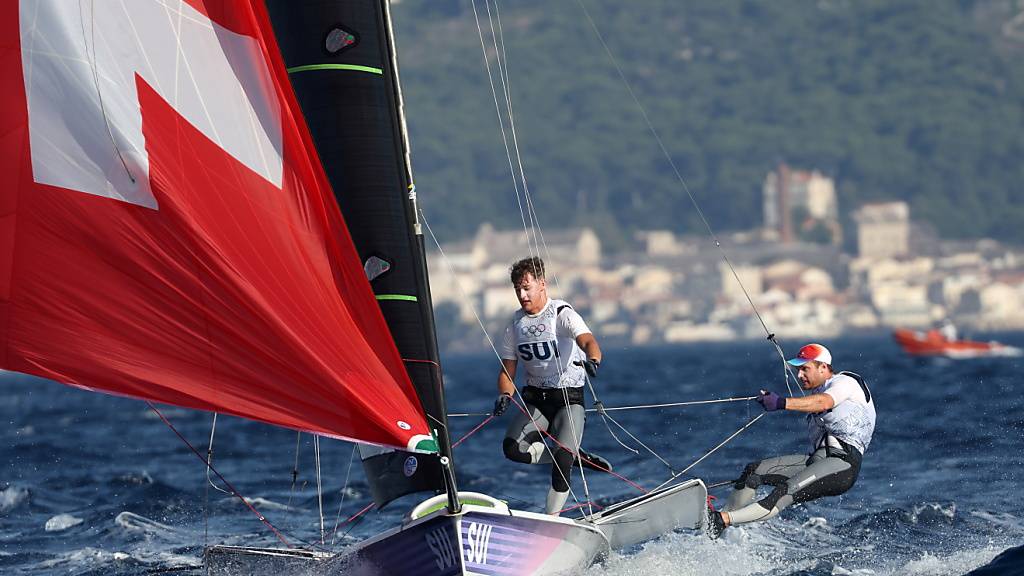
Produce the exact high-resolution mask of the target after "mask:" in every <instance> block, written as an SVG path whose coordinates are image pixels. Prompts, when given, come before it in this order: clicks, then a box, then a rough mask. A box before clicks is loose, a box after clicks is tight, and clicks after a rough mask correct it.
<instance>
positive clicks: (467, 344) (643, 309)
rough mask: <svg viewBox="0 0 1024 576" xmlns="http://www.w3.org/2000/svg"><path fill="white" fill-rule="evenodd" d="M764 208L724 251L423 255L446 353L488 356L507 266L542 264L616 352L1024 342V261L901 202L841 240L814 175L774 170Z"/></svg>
mask: <svg viewBox="0 0 1024 576" xmlns="http://www.w3.org/2000/svg"><path fill="white" fill-rule="evenodd" d="M762 198H763V214H762V218H761V221H762V222H763V226H762V227H760V228H757V229H751V230H748V231H742V232H733V233H729V234H722V235H721V236H719V237H718V238H717V240H718V244H717V245H716V242H715V239H712V238H711V237H710V236H709V235H707V234H705V235H704V236H684V235H679V234H677V233H676V232H674V231H671V230H649V231H644V232H641V233H638V234H637V235H636V237H635V239H634V241H635V246H634V247H633V249H630V250H621V251H618V252H617V253H614V254H606V253H605V252H603V251H602V245H601V237H600V231H598V230H593V229H590V228H580V229H574V230H561V231H543V232H542V233H541V232H534V231H532V230H531V231H530V234H529V237H528V235H527V231H525V230H523V229H519V230H518V231H498V230H496V229H495V228H494V227H493V226H491V225H490V224H486V223H485V224H483V225H482V226H481V227H480V228H479V230H478V231H477V233H476V235H475V236H474V237H473V238H471V239H469V240H466V241H463V242H459V243H455V244H451V245H445V246H442V250H436V249H435V250H433V251H430V252H429V253H428V267H429V270H430V282H431V291H432V296H433V303H434V309H435V313H436V315H437V317H438V322H437V323H438V329H439V332H440V338H441V340H442V345H443V346H445V347H447V348H448V349H450V350H456V351H473V350H482V349H487V348H489V347H490V344H489V343H488V338H487V336H486V335H485V334H484V332H483V330H481V326H482V327H484V328H485V329H486V331H487V334H488V335H490V338H492V339H497V338H500V337H501V334H502V330H503V329H504V325H505V323H506V322H507V321H508V318H509V314H510V313H511V312H512V311H513V310H515V309H516V306H517V303H516V301H515V297H514V295H513V292H512V290H511V287H510V284H509V279H508V269H509V265H510V264H511V263H512V262H513V261H515V260H517V259H519V258H522V257H524V256H528V255H531V254H536V255H540V256H541V257H542V258H544V260H545V261H546V262H547V268H548V286H549V293H550V294H551V295H552V296H554V297H556V298H563V299H565V300H568V301H569V302H571V303H572V305H573V306H574V307H575V308H577V309H578V310H579V311H580V312H581V313H582V314H583V316H584V318H585V319H586V320H587V322H588V324H589V325H590V327H591V328H592V329H593V330H594V331H595V332H596V333H599V334H600V335H601V337H602V340H603V341H609V342H616V343H619V344H622V345H647V344H659V343H675V342H692V341H728V340H737V339H754V338H764V337H765V335H766V332H765V326H767V327H768V328H769V329H770V330H771V331H772V332H774V333H776V334H778V335H779V336H780V337H786V338H831V337H835V336H838V335H840V334H851V333H870V332H875V333H878V332H883V331H888V330H892V329H894V328H899V327H903V328H912V329H919V330H928V329H932V328H935V327H936V326H938V325H939V324H941V323H942V322H945V321H948V320H951V321H952V322H953V323H955V325H957V326H958V327H959V328H960V329H961V331H962V332H965V333H971V332H989V331H1002V330H1016V329H1024V249H1021V248H1020V247H1016V246H1008V245H1004V244H1002V243H1000V242H999V241H997V240H993V239H978V240H971V241H964V240H958V241H952V240H944V239H942V238H940V237H939V236H938V235H937V234H936V233H935V232H934V231H933V230H932V229H931V228H930V227H929V226H927V225H926V224H924V223H921V222H918V221H915V220H914V218H913V214H912V212H911V209H910V207H909V205H908V204H907V203H905V202H902V201H882V202H875V203H870V204H865V205H862V206H857V207H849V208H848V209H849V214H848V215H849V218H846V219H845V221H847V222H851V223H852V226H853V228H854V229H853V230H851V231H848V232H847V233H846V235H845V236H844V230H843V228H842V226H841V222H842V221H844V219H843V218H841V216H842V215H843V213H842V212H841V210H843V209H847V208H844V207H842V206H840V205H839V204H838V202H837V195H836V185H835V182H834V181H833V179H832V178H829V177H828V176H826V175H823V174H821V173H819V172H817V171H813V170H798V169H792V168H789V167H787V166H786V165H780V166H778V168H777V169H775V170H773V171H771V172H770V173H769V174H767V175H766V177H765V180H764V184H763V186H762ZM844 238H846V239H847V240H846V242H845V243H844ZM844 246H845V247H846V248H845V249H844ZM755 309H756V311H757V314H755V312H754V310H755ZM758 314H759V315H760V319H759V318H758ZM762 320H763V322H764V325H762Z"/></svg>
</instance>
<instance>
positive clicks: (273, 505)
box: [245, 497, 292, 510]
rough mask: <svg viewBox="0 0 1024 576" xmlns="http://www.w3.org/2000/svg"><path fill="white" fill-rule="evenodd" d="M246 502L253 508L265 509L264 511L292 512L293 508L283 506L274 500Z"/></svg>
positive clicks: (257, 499) (251, 500)
mask: <svg viewBox="0 0 1024 576" xmlns="http://www.w3.org/2000/svg"><path fill="white" fill-rule="evenodd" d="M245 501H246V502H248V503H249V504H250V505H252V507H253V508H257V509H263V510H292V507H291V506H288V505H287V504H281V503H280V502H274V501H273V500H269V499H267V498H261V497H256V498H246V499H245Z"/></svg>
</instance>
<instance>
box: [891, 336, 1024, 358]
mask: <svg viewBox="0 0 1024 576" xmlns="http://www.w3.org/2000/svg"><path fill="white" fill-rule="evenodd" d="M893 338H894V339H895V340H896V343H898V344H899V345H900V347H901V348H903V351H904V352H906V353H907V354H910V355H911V356H940V357H945V358H957V359H959V358H983V357H988V356H1020V355H1021V350H1020V349H1019V348H1015V347H1013V346H1007V345H1005V344H1001V343H999V342H977V341H974V340H946V339H945V338H943V337H942V336H941V335H940V334H938V332H936V331H929V332H917V331H914V330H906V329H898V330H896V331H894V332H893Z"/></svg>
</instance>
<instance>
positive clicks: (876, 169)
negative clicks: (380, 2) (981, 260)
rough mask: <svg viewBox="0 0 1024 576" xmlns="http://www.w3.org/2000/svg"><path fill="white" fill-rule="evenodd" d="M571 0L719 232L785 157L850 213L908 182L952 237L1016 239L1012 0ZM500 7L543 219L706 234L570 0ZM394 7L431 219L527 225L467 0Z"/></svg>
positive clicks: (524, 147)
mask: <svg viewBox="0 0 1024 576" xmlns="http://www.w3.org/2000/svg"><path fill="white" fill-rule="evenodd" d="M583 2H584V5H585V6H586V8H587V11H588V12H589V13H590V15H591V16H592V17H593V19H594V21H595V22H596V24H597V26H598V27H599V29H600V30H601V33H602V37H603V39H604V41H605V42H606V43H607V44H608V46H609V48H610V49H611V51H612V53H613V54H614V55H615V58H616V59H617V60H618V62H619V65H620V66H621V68H622V71H623V73H624V74H625V76H626V77H627V78H628V79H629V82H630V83H631V85H632V87H633V90H634V91H635V93H636V95H637V97H638V99H639V100H640V101H641V102H642V103H643V106H644V107H645V108H646V110H647V114H648V116H649V117H650V119H651V121H652V123H653V124H654V125H655V126H656V127H657V129H658V131H659V133H660V135H661V137H662V139H663V141H664V143H665V146H666V148H667V149H668V151H669V153H670V154H671V156H672V158H673V159H674V161H675V163H676V165H677V166H678V168H679V170H680V172H681V173H682V175H683V176H684V178H685V179H686V182H687V184H688V185H689V187H690V190H691V191H692V192H693V194H694V195H695V196H696V198H697V200H698V201H699V202H700V205H701V208H702V209H703V210H704V211H705V213H706V214H707V216H708V218H709V220H710V221H711V223H712V226H714V227H715V229H716V230H722V231H724V230H735V229H745V228H750V227H753V226H757V225H759V224H760V220H761V204H760V201H761V200H760V194H761V192H760V190H761V184H762V181H763V179H764V176H765V174H766V172H767V171H768V170H770V169H772V168H773V167H774V166H776V165H777V164H778V162H780V161H785V162H787V163H788V164H790V165H791V166H794V167H799V168H808V169H811V168H817V169H819V170H822V171H823V172H825V173H827V174H829V175H831V176H832V177H834V178H835V179H836V182H837V185H838V192H839V202H840V207H841V210H842V211H844V212H848V211H849V210H852V209H853V208H856V207H857V206H859V205H860V204H862V203H864V202H867V201H872V200H879V199H892V198H899V199H905V200H907V201H908V202H910V204H911V210H912V215H913V217H914V218H916V219H921V220H925V221H928V222H930V223H931V224H933V225H934V226H935V227H936V229H937V230H938V231H939V232H940V233H941V234H942V235H944V236H947V237H954V238H955V237H980V236H989V237H995V238H999V239H1002V240H1006V241H1013V242H1024V203H1022V202H1020V200H1021V199H1024V194H1022V192H1024V189H1022V188H1024V186H1022V184H1021V182H1024V130H1022V126H1024V66H1021V65H1020V62H1021V59H1022V58H1024V3H1021V2H1005V1H995V0H976V1H971V0H960V1H956V2H954V1H950V0H944V1H939V2H936V1H932V0H899V1H884V0H875V1H863V2H860V1H857V2H855V1H846V0H821V1H818V2H807V1H797V0H778V1H773V2H754V1H744V0H715V1H707V2H686V3H683V2H675V1H669V0H632V1H630V2H621V1H617V0H583ZM498 7H499V8H500V10H501V25H502V30H503V32H504V41H505V51H506V55H507V62H508V69H509V77H510V86H511V93H512V102H513V105H514V107H515V120H516V126H517V128H518V136H519V146H520V149H521V151H522V154H523V160H524V165H525V169H526V174H527V178H528V183H529V185H530V189H531V191H532V192H533V194H534V200H535V203H536V205H537V206H538V208H539V210H540V213H541V222H542V224H543V225H544V226H545V227H546V228H553V227H557V226H560V225H575V224H586V225H590V226H594V227H598V228H600V229H601V230H602V239H603V240H604V241H605V242H606V244H608V245H609V247H611V248H614V247H616V246H622V245H624V241H625V239H627V238H629V237H630V232H631V231H632V230H635V229H650V228H668V229H672V230H675V231H677V232H701V230H702V228H701V227H700V226H699V221H698V220H697V216H696V214H695V211H694V209H693V206H692V204H691V203H690V201H689V200H688V199H687V197H686V194H685V192H684V190H683V189H682V188H681V186H680V184H679V183H678V181H677V180H676V179H675V177H674V175H673V174H672V171H671V169H670V167H669V165H668V164H667V163H666V161H665V160H664V157H663V156H662V154H661V151H660V150H659V148H658V144H657V142H656V141H655V139H654V138H653V137H652V136H651V134H650V132H649V131H648V129H647V126H646V124H645V122H644V119H643V116H642V115H641V113H640V110H639V108H638V107H637V106H636V105H635V104H634V102H633V101H632V98H631V97H630V95H629V92H628V91H627V89H626V87H625V85H624V84H623V82H622V81H621V80H620V79H619V77H618V75H617V72H616V70H615V68H614V66H613V65H612V62H611V61H610V60H609V58H608V57H607V55H606V54H605V52H604V49H603V48H602V45H601V42H600V40H599V39H598V37H597V35H596V34H595V32H594V31H593V29H592V28H591V26H590V24H589V23H588V21H587V18H586V16H585V15H584V12H583V10H582V9H581V5H580V2H578V1H572V0H545V1H534V0H516V1H515V2H503V3H501V4H499V5H498ZM477 9H478V11H479V12H480V14H481V18H482V20H483V21H482V25H483V26H484V27H485V31H487V30H489V29H488V28H487V27H488V22H487V14H486V12H485V10H486V8H485V5H484V3H483V0H477ZM491 9H492V15H493V9H494V4H493V3H492V4H491ZM393 17H394V20H395V27H396V37H397V44H398V47H399V54H400V66H401V72H402V81H403V89H404V93H405V99H406V109H407V115H408V122H409V126H410V133H411V140H412V149H413V164H414V169H415V174H416V176H417V186H418V188H419V190H420V195H421V202H422V205H423V206H424V208H425V210H426V212H427V215H428V218H429V219H430V220H429V221H430V224H431V225H432V226H433V227H434V228H435V229H437V230H438V231H443V236H442V241H447V240H454V239H457V238H459V237H461V236H464V235H466V234H469V233H471V232H473V231H474V230H475V229H476V227H477V226H478V224H479V223H480V222H481V221H484V220H490V221H493V222H494V223H495V225H496V226H498V227H515V226H521V220H520V217H519V212H518V208H517V203H516V197H515V193H514V191H513V187H512V182H511V178H510V176H509V166H508V160H507V159H506V157H505V152H504V148H503V147H502V140H501V134H500V132H499V130H498V122H497V117H496V113H495V110H494V102H493V100H492V95H491V89H490V87H489V85H488V80H487V74H486V69H485V68H484V65H483V57H482V54H481V48H480V39H479V37H478V35H477V27H476V24H475V22H474V17H473V9H472V4H471V3H470V2H469V0H403V1H402V2H400V3H398V4H395V5H394V7H393ZM490 62H491V65H492V69H493V70H495V74H496V68H494V65H495V61H494V59H493V54H492V58H491V60H490Z"/></svg>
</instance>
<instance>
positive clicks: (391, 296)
mask: <svg viewBox="0 0 1024 576" xmlns="http://www.w3.org/2000/svg"><path fill="white" fill-rule="evenodd" d="M377 300H405V301H406V302H418V301H419V300H418V299H417V298H416V297H415V296H407V295H405V294H377Z"/></svg>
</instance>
